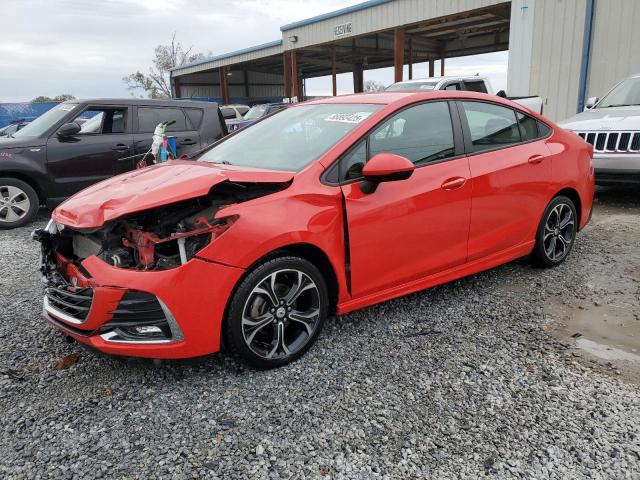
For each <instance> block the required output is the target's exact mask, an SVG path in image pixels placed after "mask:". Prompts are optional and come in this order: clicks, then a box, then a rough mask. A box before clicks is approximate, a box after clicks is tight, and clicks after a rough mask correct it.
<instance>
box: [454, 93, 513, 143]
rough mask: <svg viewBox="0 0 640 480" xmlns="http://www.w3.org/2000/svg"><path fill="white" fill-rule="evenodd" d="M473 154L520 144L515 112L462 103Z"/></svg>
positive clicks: (493, 106)
mask: <svg viewBox="0 0 640 480" xmlns="http://www.w3.org/2000/svg"><path fill="white" fill-rule="evenodd" d="M462 107H463V110H464V114H465V117H466V119H467V123H468V125H469V131H470V133H471V143H472V149H473V152H482V151H485V150H493V149H495V148H500V147H506V146H508V145H513V144H516V143H520V141H521V140H520V129H519V127H518V122H517V121H516V114H515V111H514V110H512V109H510V108H506V107H501V106H499V105H494V104H491V103H485V102H462Z"/></svg>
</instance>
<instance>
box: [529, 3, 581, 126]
mask: <svg viewBox="0 0 640 480" xmlns="http://www.w3.org/2000/svg"><path fill="white" fill-rule="evenodd" d="M585 8H586V0H542V1H540V0H538V1H536V2H535V15H534V16H535V25H534V28H533V42H532V43H533V45H532V52H531V71H530V77H529V90H530V92H531V94H538V95H540V96H541V97H542V99H543V102H544V114H545V116H547V117H549V118H550V119H551V120H556V121H557V120H563V119H565V118H567V117H569V116H571V115H573V114H575V113H576V108H577V105H578V85H579V83H580V59H581V55H582V39H583V33H584V17H585Z"/></svg>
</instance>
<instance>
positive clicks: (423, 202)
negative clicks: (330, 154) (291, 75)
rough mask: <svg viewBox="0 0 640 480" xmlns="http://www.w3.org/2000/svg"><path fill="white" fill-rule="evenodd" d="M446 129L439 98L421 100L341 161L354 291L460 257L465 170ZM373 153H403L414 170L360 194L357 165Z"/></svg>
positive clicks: (466, 200)
mask: <svg viewBox="0 0 640 480" xmlns="http://www.w3.org/2000/svg"><path fill="white" fill-rule="evenodd" d="M453 131H454V129H453V126H452V121H451V115H450V110H449V105H448V103H447V102H443V101H437V102H427V103H423V104H420V105H416V106H412V107H409V108H406V109H404V110H402V111H400V112H399V113H397V114H395V115H394V116H392V117H391V118H390V119H388V120H387V121H385V122H384V123H382V124H381V125H380V126H379V127H378V128H376V129H375V130H374V131H373V132H372V133H371V134H370V135H369V137H368V138H367V139H365V140H364V141H361V142H360V144H358V145H356V146H355V147H354V148H352V150H351V151H350V152H349V153H348V154H347V155H346V156H345V157H344V158H343V159H342V160H341V165H340V175H341V177H342V181H343V183H346V184H343V186H342V191H343V194H344V197H345V203H346V216H347V224H348V237H349V239H348V242H349V253H350V262H351V286H352V295H353V296H354V297H359V296H363V295H367V294H368V293H372V292H374V291H376V290H380V289H384V288H388V287H392V286H394V285H398V284H401V283H404V282H407V281H410V280H413V279H417V278H420V277H423V276H427V275H429V274H433V273H436V272H440V271H443V270H446V269H448V268H451V267H454V266H456V265H460V264H462V263H464V262H465V261H466V257H467V236H468V232H469V218H470V211H471V185H470V182H469V177H470V174H469V165H468V159H467V157H465V156H464V155H459V154H460V153H461V152H460V151H459V148H458V149H457V148H456V147H455V142H454V134H453ZM381 152H389V153H394V154H397V155H401V156H404V157H406V158H408V159H409V160H411V161H412V162H414V164H415V165H416V170H415V171H414V172H413V175H412V176H411V177H410V178H409V179H408V180H402V181H397V182H388V183H382V184H380V185H379V186H378V188H377V190H376V191H375V192H373V193H371V194H364V193H362V191H361V190H360V186H359V185H360V183H361V181H360V180H359V178H360V177H361V175H360V172H361V170H362V166H363V165H364V163H365V162H366V160H367V159H369V158H371V157H373V156H374V155H375V154H377V153H381Z"/></svg>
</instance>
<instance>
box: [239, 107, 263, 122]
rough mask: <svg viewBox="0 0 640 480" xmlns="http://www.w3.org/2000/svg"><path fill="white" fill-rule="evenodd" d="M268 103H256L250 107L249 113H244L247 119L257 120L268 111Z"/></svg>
mask: <svg viewBox="0 0 640 480" xmlns="http://www.w3.org/2000/svg"><path fill="white" fill-rule="evenodd" d="M267 107H268V105H255V106H253V107H251V108H250V109H249V111H248V112H247V113H245V114H244V119H245V120H257V119H259V118H260V117H262V116H263V115H264V112H266V111H267Z"/></svg>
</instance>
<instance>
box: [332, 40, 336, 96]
mask: <svg viewBox="0 0 640 480" xmlns="http://www.w3.org/2000/svg"><path fill="white" fill-rule="evenodd" d="M331 84H332V86H333V96H334V97H335V96H337V95H338V81H337V79H336V47H335V46H334V47H332V52H331Z"/></svg>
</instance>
